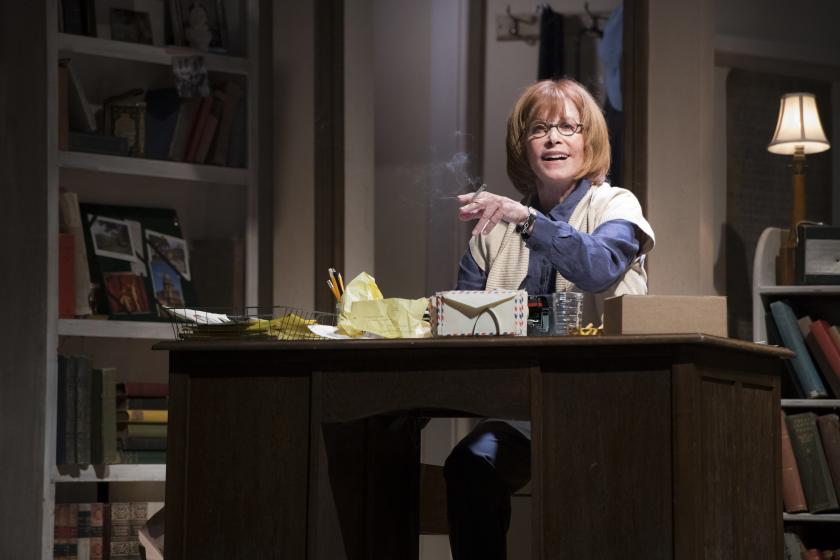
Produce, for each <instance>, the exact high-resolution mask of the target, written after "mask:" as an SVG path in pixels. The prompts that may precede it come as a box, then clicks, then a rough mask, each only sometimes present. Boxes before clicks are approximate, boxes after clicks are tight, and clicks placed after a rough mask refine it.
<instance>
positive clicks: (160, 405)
mask: <svg viewBox="0 0 840 560" xmlns="http://www.w3.org/2000/svg"><path fill="white" fill-rule="evenodd" d="M118 406H119V407H120V409H122V410H125V409H142V410H167V409H168V408H169V402H168V400H167V398H166V397H121V398H120V401H119V403H118Z"/></svg>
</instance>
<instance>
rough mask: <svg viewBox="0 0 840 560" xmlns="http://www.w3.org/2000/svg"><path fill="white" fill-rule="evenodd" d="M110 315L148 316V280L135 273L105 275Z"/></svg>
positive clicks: (149, 309) (108, 273) (107, 273)
mask: <svg viewBox="0 0 840 560" xmlns="http://www.w3.org/2000/svg"><path fill="white" fill-rule="evenodd" d="M103 280H104V283H105V293H106V294H107V298H108V309H109V314H110V315H148V314H149V313H150V312H151V308H150V306H149V298H148V295H147V294H146V278H145V277H144V276H142V275H140V274H136V273H134V272H105V273H103Z"/></svg>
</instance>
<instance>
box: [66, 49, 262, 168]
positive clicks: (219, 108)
mask: <svg viewBox="0 0 840 560" xmlns="http://www.w3.org/2000/svg"><path fill="white" fill-rule="evenodd" d="M58 119H59V122H58V130H59V135H58V139H59V149H61V150H70V151H81V152H93V153H100V154H106V155H118V156H133V157H145V158H151V159H163V160H172V161H183V162H190V163H206V164H213V165H221V166H228V167H245V166H246V165H247V161H246V160H247V154H246V142H247V122H246V119H247V115H246V103H245V96H244V95H243V90H242V87H241V86H240V85H239V84H238V83H236V82H233V81H228V82H225V83H223V84H221V85H219V86H218V87H215V88H213V89H212V90H211V93H210V95H207V96H204V97H186V98H182V97H180V96H179V95H178V92H177V90H176V88H175V87H166V88H161V89H150V90H146V91H144V90H142V89H134V90H129V91H126V92H120V93H117V94H116V95H113V96H111V97H109V98H108V99H106V100H104V101H103V102H102V104H101V107H100V106H99V105H96V104H94V103H92V102H91V101H90V100H89V99H88V98H87V95H86V93H85V89H84V86H83V84H82V82H81V80H79V78H78V76H77V74H76V72H75V71H74V69H73V64H72V60H71V59H62V60H61V61H60V62H59V111H58Z"/></svg>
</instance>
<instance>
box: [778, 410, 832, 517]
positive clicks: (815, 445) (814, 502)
mask: <svg viewBox="0 0 840 560" xmlns="http://www.w3.org/2000/svg"><path fill="white" fill-rule="evenodd" d="M787 425H788V426H787V427H788V433H789V434H790V441H791V444H792V446H793V452H794V455H795V456H796V465H797V466H798V467H799V476H800V479H801V480H802V488H803V490H804V491H805V500H806V501H807V502H808V511H810V512H811V513H819V512H823V511H831V510H834V509H837V507H838V504H837V496H836V494H835V492H834V484H833V483H832V482H831V474H830V473H829V470H828V463H827V462H826V459H825V453H824V452H823V448H822V443H821V442H820V436H819V433H818V430H817V416H816V414H814V413H813V412H802V413H799V414H792V415H790V416H788V417H787Z"/></svg>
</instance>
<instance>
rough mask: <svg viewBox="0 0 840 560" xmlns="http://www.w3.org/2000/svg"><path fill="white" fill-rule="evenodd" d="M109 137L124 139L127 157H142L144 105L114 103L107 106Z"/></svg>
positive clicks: (144, 148)
mask: <svg viewBox="0 0 840 560" xmlns="http://www.w3.org/2000/svg"><path fill="white" fill-rule="evenodd" d="M108 118H109V119H110V123H111V126H110V128H109V129H108V132H109V133H110V134H111V136H117V137H120V138H125V139H126V141H127V142H128V155H130V156H135V157H139V156H144V155H145V153H146V103H145V102H139V101H138V102H133V103H132V102H114V103H110V104H108Z"/></svg>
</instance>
